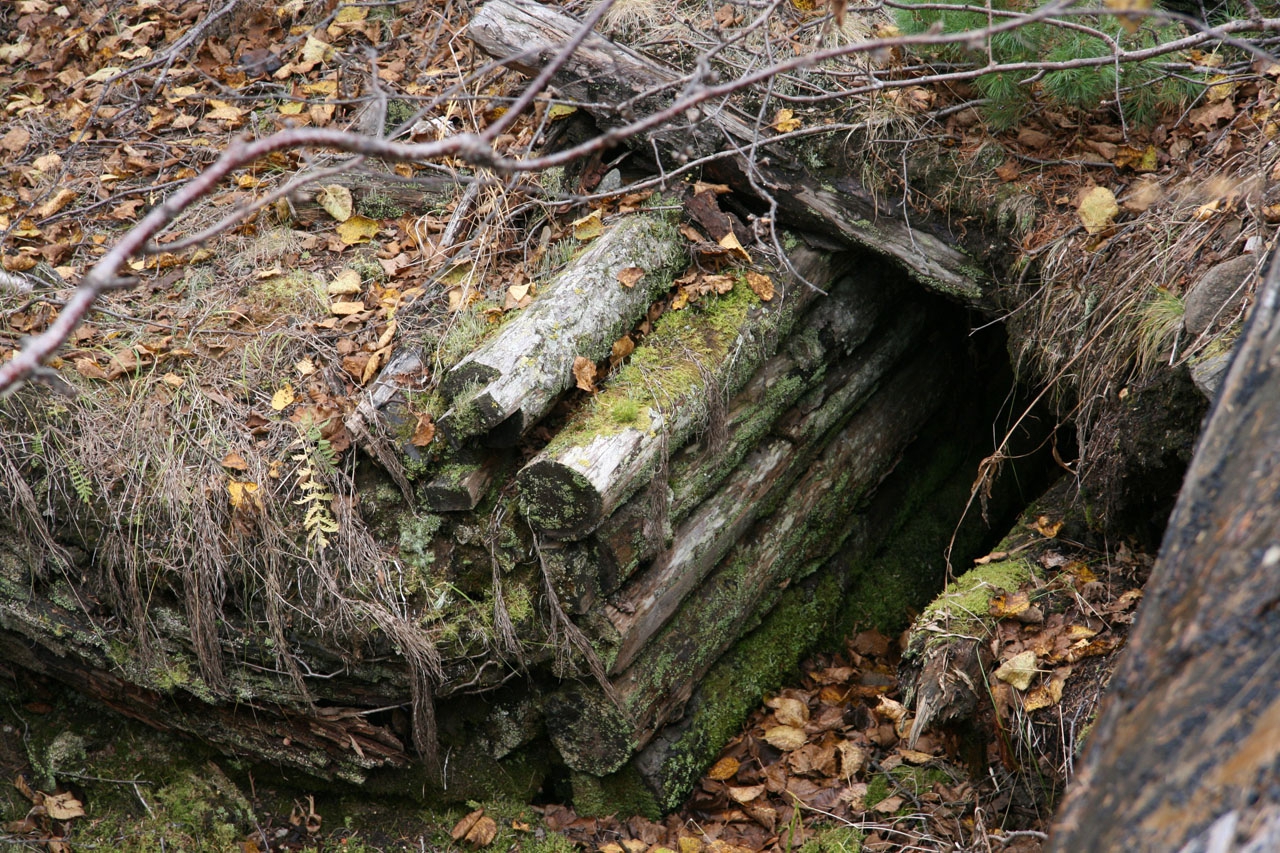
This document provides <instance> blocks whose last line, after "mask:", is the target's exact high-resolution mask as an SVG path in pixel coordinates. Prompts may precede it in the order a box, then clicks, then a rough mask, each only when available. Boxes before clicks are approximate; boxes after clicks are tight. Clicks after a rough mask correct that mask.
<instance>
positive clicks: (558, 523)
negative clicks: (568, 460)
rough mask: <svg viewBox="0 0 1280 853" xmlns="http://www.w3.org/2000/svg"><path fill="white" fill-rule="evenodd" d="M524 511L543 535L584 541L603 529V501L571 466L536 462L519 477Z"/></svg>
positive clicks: (587, 481)
mask: <svg viewBox="0 0 1280 853" xmlns="http://www.w3.org/2000/svg"><path fill="white" fill-rule="evenodd" d="M516 484H517V486H518V487H519V489H520V503H521V509H522V510H523V511H524V514H525V517H526V518H528V519H529V523H530V524H532V525H533V527H534V529H536V530H537V531H538V532H539V533H545V534H546V535H548V536H554V537H556V538H557V539H580V538H582V537H583V536H586V535H587V534H588V533H590V532H591V531H593V530H595V529H596V527H598V526H599V524H600V521H601V519H602V517H603V514H604V513H603V501H602V499H601V496H600V493H599V492H598V491H597V490H596V487H595V486H594V485H593V484H592V483H591V481H590V480H589V479H588V478H587V477H586V476H585V475H584V474H582V473H581V472H579V471H576V470H574V469H573V468H571V467H569V466H568V465H564V464H561V463H558V462H553V461H549V460H542V461H536V462H533V463H532V464H530V465H529V466H528V467H526V468H525V469H524V470H523V471H521V472H520V475H519V476H518V477H517V478H516Z"/></svg>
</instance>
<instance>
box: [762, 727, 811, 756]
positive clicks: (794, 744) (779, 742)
mask: <svg viewBox="0 0 1280 853" xmlns="http://www.w3.org/2000/svg"><path fill="white" fill-rule="evenodd" d="M764 739H765V740H766V741H768V743H769V745H770V746H772V747H775V748H776V749H780V750H782V751H783V752H789V751H790V750H793V749H799V748H800V747H802V746H804V745H805V743H806V742H807V741H808V737H806V736H805V733H804V730H803V729H798V728H796V727H795V726H774V727H773V728H770V729H767V730H766V731H765V733H764Z"/></svg>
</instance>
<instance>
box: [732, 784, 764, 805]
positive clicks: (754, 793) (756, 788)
mask: <svg viewBox="0 0 1280 853" xmlns="http://www.w3.org/2000/svg"><path fill="white" fill-rule="evenodd" d="M728 790H729V797H730V798H731V799H733V801H734V802H738V803H749V802H751V801H752V800H754V799H756V798H757V797H759V796H760V795H761V794H763V793H764V785H748V786H745V787H741V788H736V787H734V786H732V785H730V786H729V789H728Z"/></svg>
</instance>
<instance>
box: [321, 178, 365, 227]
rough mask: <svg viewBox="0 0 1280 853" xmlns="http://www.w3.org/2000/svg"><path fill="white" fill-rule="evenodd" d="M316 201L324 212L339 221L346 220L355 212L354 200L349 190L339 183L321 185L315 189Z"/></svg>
mask: <svg viewBox="0 0 1280 853" xmlns="http://www.w3.org/2000/svg"><path fill="white" fill-rule="evenodd" d="M316 203H317V204H319V205H320V206H321V207H323V208H324V211H325V213H327V214H329V215H330V216H332V217H333V218H334V219H336V220H338V221H339V222H346V221H347V220H348V219H350V218H351V214H353V213H355V201H354V200H353V199H352V198H351V190H349V189H347V188H346V187H344V186H342V185H341V184H332V185H330V186H327V187H321V188H320V189H319V190H317V191H316Z"/></svg>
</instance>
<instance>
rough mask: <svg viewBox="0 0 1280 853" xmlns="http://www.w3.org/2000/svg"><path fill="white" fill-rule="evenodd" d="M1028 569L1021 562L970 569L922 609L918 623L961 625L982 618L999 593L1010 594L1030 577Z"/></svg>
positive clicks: (1012, 560) (1022, 561) (1010, 561)
mask: <svg viewBox="0 0 1280 853" xmlns="http://www.w3.org/2000/svg"><path fill="white" fill-rule="evenodd" d="M1033 572H1034V569H1033V567H1032V565H1031V564H1030V563H1029V562H1028V561H1026V560H1021V559H1016V558H1015V559H1011V560H996V561H993V562H990V563H987V564H986V565H985V566H978V567H977V568H975V569H970V570H969V571H967V572H965V573H964V574H963V575H961V576H960V577H958V578H956V579H955V580H954V581H953V582H951V583H949V584H947V588H946V589H945V590H943V592H942V594H941V595H939V596H938V597H937V598H935V599H934V600H933V601H932V602H931V603H930V604H929V606H928V607H926V608H925V610H924V613H923V614H922V615H921V619H930V618H943V617H947V618H950V619H951V620H953V621H952V622H951V624H952V625H953V626H955V625H956V622H955V621H954V620H957V619H958V620H960V621H961V622H964V621H967V620H969V619H976V618H980V617H985V616H986V614H987V609H988V602H990V600H991V597H992V596H993V595H995V594H996V593H997V592H999V591H1000V590H1005V591H1007V592H1014V591H1016V590H1017V589H1018V587H1019V586H1021V585H1022V584H1023V583H1024V582H1026V581H1028V580H1030V579H1031V577H1032V573H1033Z"/></svg>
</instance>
